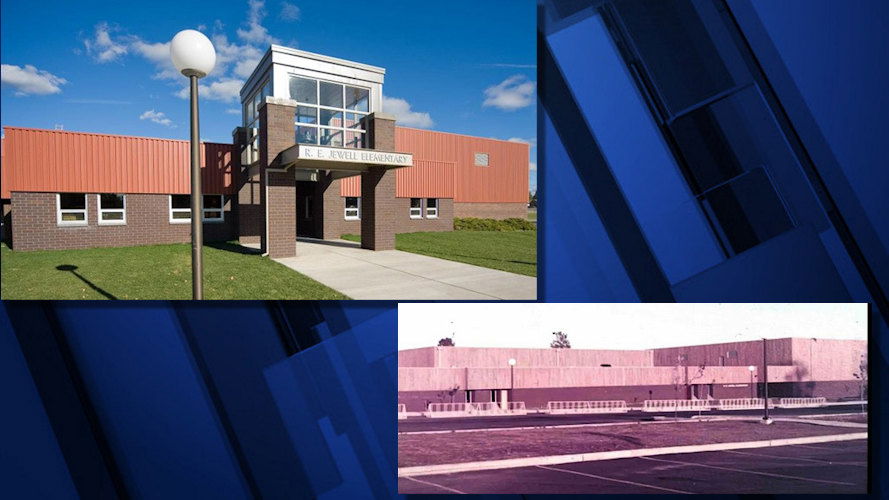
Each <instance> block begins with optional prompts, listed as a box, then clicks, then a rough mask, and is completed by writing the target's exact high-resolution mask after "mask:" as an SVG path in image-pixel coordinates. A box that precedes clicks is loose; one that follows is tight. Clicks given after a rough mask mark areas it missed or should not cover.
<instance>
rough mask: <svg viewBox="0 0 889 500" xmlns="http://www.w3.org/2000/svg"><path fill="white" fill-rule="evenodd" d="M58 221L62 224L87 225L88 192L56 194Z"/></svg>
mask: <svg viewBox="0 0 889 500" xmlns="http://www.w3.org/2000/svg"><path fill="white" fill-rule="evenodd" d="M56 207H57V211H56V221H57V222H58V224H59V225H60V226H85V225H86V224H87V216H86V194H84V193H59V194H57V195H56Z"/></svg>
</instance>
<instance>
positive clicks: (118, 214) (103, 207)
mask: <svg viewBox="0 0 889 500" xmlns="http://www.w3.org/2000/svg"><path fill="white" fill-rule="evenodd" d="M96 199H97V200H98V201H99V224H100V225H115V224H126V223H127V210H126V209H127V197H126V195H123V194H99V195H96Z"/></svg>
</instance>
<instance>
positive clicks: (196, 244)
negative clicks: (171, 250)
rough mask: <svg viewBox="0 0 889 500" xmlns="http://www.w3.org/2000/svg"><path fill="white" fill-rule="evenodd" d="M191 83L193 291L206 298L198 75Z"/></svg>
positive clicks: (198, 296)
mask: <svg viewBox="0 0 889 500" xmlns="http://www.w3.org/2000/svg"><path fill="white" fill-rule="evenodd" d="M188 79H189V82H190V84H191V293H192V298H193V299H194V300H201V299H203V298H204V286H203V278H202V277H203V274H204V262H203V260H204V259H203V252H202V248H203V246H204V226H203V219H204V217H203V215H204V211H203V196H202V195H201V149H200V147H201V145H200V130H199V126H198V77H197V76H195V75H191V76H189V77H188Z"/></svg>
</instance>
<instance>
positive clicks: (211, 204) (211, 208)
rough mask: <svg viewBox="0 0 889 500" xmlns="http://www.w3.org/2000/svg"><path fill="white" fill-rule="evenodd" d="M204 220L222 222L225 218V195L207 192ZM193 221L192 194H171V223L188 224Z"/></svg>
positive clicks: (204, 198) (204, 204)
mask: <svg viewBox="0 0 889 500" xmlns="http://www.w3.org/2000/svg"><path fill="white" fill-rule="evenodd" d="M203 201H204V203H203V207H202V208H203V213H204V222H222V221H223V220H225V212H224V209H225V197H224V196H223V195H221V194H205V195H204V197H203ZM190 222H191V195H190V194H172V195H170V223H172V224H186V223H190Z"/></svg>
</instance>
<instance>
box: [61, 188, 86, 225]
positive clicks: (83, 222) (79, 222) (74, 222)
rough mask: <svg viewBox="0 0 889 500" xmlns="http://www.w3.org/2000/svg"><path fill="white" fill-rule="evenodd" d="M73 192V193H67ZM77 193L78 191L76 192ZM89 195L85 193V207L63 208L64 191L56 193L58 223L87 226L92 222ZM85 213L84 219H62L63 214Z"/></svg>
mask: <svg viewBox="0 0 889 500" xmlns="http://www.w3.org/2000/svg"><path fill="white" fill-rule="evenodd" d="M65 194H71V193H65ZM74 194H76V193H74ZM89 208H90V205H89V196H87V194H86V193H84V194H83V208H82V209H80V208H76V209H74V208H66V209H64V210H63V209H62V193H56V224H58V225H59V226H86V225H89V223H90V211H89ZM76 213H83V220H62V215H63V214H76Z"/></svg>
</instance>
